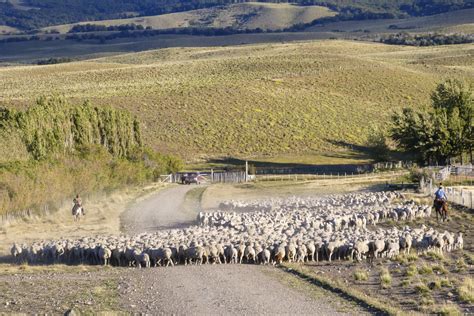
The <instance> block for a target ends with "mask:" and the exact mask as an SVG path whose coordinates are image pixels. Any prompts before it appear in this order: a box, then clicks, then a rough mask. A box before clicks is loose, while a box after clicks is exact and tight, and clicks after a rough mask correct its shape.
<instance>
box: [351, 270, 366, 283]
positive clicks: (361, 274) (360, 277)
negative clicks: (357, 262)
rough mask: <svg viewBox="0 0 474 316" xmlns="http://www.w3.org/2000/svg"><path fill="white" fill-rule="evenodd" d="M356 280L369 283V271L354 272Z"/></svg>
mask: <svg viewBox="0 0 474 316" xmlns="http://www.w3.org/2000/svg"><path fill="white" fill-rule="evenodd" d="M354 279H355V280H356V281H367V280H368V279H369V274H368V273H367V271H361V270H358V271H356V272H354Z"/></svg>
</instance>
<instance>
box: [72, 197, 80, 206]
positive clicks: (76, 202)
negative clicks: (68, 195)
mask: <svg viewBox="0 0 474 316" xmlns="http://www.w3.org/2000/svg"><path fill="white" fill-rule="evenodd" d="M72 201H73V202H74V205H77V206H78V207H82V200H81V198H80V196H79V194H76V197H75V198H74V199H73V200H72Z"/></svg>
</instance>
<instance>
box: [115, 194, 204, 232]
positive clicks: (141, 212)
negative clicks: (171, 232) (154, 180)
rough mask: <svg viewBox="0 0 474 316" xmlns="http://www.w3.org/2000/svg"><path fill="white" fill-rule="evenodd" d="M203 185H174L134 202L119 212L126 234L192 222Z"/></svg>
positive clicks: (180, 225) (197, 210)
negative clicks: (124, 210)
mask: <svg viewBox="0 0 474 316" xmlns="http://www.w3.org/2000/svg"><path fill="white" fill-rule="evenodd" d="M206 188H207V187H206V186H192V185H173V186H171V187H169V188H167V189H165V190H162V191H160V192H157V193H156V194H153V195H150V196H148V197H147V198H146V199H143V200H141V201H139V202H138V203H135V204H134V205H133V206H132V207H130V208H128V209H127V211H126V212H125V213H124V214H122V215H121V221H122V230H123V231H124V232H127V233H143V232H151V231H156V230H159V229H168V228H178V227H184V226H188V225H190V224H192V223H193V222H194V221H195V220H196V217H197V214H198V212H199V211H200V199H201V195H202V193H203V191H204V190H205V189H206Z"/></svg>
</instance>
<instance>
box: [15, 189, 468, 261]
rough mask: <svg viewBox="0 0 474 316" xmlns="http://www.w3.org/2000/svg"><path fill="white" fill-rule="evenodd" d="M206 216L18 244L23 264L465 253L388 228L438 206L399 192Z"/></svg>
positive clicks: (446, 238)
mask: <svg viewBox="0 0 474 316" xmlns="http://www.w3.org/2000/svg"><path fill="white" fill-rule="evenodd" d="M219 209H220V210H219V211H214V212H206V213H204V212H201V213H199V214H198V216H197V223H196V225H193V226H189V227H187V228H182V229H168V230H160V231H156V232H153V233H142V234H138V235H135V236H127V235H121V236H95V237H84V238H81V239H77V240H72V239H60V240H52V241H40V242H35V243H33V244H31V245H19V244H14V245H13V247H12V249H11V255H12V256H13V257H14V260H15V261H16V262H17V263H29V264H51V263H64V264H91V265H99V264H102V265H112V266H135V267H151V266H155V267H156V266H174V265H176V264H184V265H187V264H205V263H217V264H226V263H251V264H279V263H281V262H283V261H289V262H306V261H314V262H318V261H321V260H327V261H332V260H356V261H361V260H363V259H367V260H374V259H377V258H381V257H386V258H392V257H394V256H397V255H398V254H399V253H409V252H410V250H411V249H412V248H413V249H414V250H416V251H417V252H424V251H428V250H433V251H437V252H440V253H441V252H444V251H451V250H453V249H461V248H462V247H463V239H462V234H461V233H458V234H455V233H452V232H448V231H444V232H439V231H436V230H434V229H433V228H429V227H426V226H424V225H422V226H421V227H419V228H411V227H409V226H405V227H404V228H403V229H398V228H396V227H392V228H390V229H383V228H381V227H378V226H377V225H378V223H380V222H382V221H387V220H393V221H405V222H409V221H411V220H414V219H417V218H424V217H430V216H431V206H429V205H419V204H416V203H415V202H413V201H409V200H405V199H404V198H403V197H402V196H401V195H400V194H398V193H392V192H368V193H353V194H344V195H333V196H328V197H323V198H316V197H291V198H284V199H283V198H281V199H267V200H258V201H251V202H239V201H230V202H226V203H222V204H221V205H220V207H219Z"/></svg>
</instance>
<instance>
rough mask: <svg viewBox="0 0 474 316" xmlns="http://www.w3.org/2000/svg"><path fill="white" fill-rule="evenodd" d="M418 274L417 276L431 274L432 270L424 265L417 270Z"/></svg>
mask: <svg viewBox="0 0 474 316" xmlns="http://www.w3.org/2000/svg"><path fill="white" fill-rule="evenodd" d="M418 273H419V274H432V273H433V268H432V267H431V266H429V265H427V264H426V263H425V264H423V265H422V266H421V267H419V268H418Z"/></svg>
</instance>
